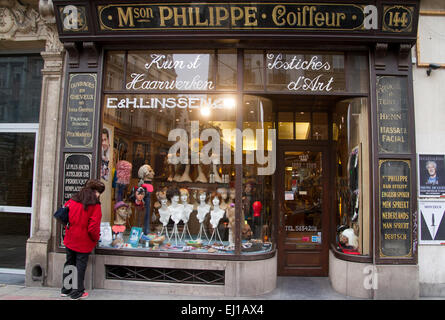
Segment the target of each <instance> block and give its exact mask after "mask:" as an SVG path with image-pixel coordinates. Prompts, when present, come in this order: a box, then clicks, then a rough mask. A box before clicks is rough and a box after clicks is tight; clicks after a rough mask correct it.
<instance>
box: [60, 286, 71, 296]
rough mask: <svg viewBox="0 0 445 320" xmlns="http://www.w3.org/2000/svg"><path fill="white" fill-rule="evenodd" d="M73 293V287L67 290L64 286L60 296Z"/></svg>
mask: <svg viewBox="0 0 445 320" xmlns="http://www.w3.org/2000/svg"><path fill="white" fill-rule="evenodd" d="M72 293H73V289H69V290H67V289H65V288H63V289H62V290H61V291H60V296H61V297H69V296H70V295H71V294H72Z"/></svg>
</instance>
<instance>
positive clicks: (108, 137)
mask: <svg viewBox="0 0 445 320" xmlns="http://www.w3.org/2000/svg"><path fill="white" fill-rule="evenodd" d="M102 134H106V135H107V139H110V136H109V133H108V130H107V129H102Z"/></svg>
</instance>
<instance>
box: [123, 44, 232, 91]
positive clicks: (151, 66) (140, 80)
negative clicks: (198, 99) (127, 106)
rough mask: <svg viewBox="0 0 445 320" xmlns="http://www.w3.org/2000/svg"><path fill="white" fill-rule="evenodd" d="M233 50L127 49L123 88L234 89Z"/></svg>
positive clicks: (166, 89)
mask: <svg viewBox="0 0 445 320" xmlns="http://www.w3.org/2000/svg"><path fill="white" fill-rule="evenodd" d="M236 58H237V55H236V52H235V51H234V50H219V51H217V50H207V51H199V52H194V51H129V52H128V57H127V75H126V89H127V90H131V91H142V90H145V91H150V90H151V91H153V90H158V91H208V90H215V89H220V90H221V89H222V90H228V89H230V90H234V89H236V74H237V72H236V67H237V62H236Z"/></svg>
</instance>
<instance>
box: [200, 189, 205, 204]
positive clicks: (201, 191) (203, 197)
mask: <svg viewBox="0 0 445 320" xmlns="http://www.w3.org/2000/svg"><path fill="white" fill-rule="evenodd" d="M198 201H199V202H200V203H205V202H206V201H207V193H206V192H205V191H204V190H200V191H199V192H198Z"/></svg>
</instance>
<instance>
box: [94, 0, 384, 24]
mask: <svg viewBox="0 0 445 320" xmlns="http://www.w3.org/2000/svg"><path fill="white" fill-rule="evenodd" d="M97 15H98V20H99V26H100V30H101V31H156V30H164V31H173V30H196V29H198V30H202V29H205V30H323V31H334V30H338V31H344V30H354V31H367V30H372V29H377V28H378V23H377V22H378V11H377V8H376V7H375V6H374V5H372V4H370V5H366V4H329V3H326V4H323V3H322V4H320V3H317V4H313V3H310V2H308V3H173V4H170V3H159V4H108V5H98V6H97Z"/></svg>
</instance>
